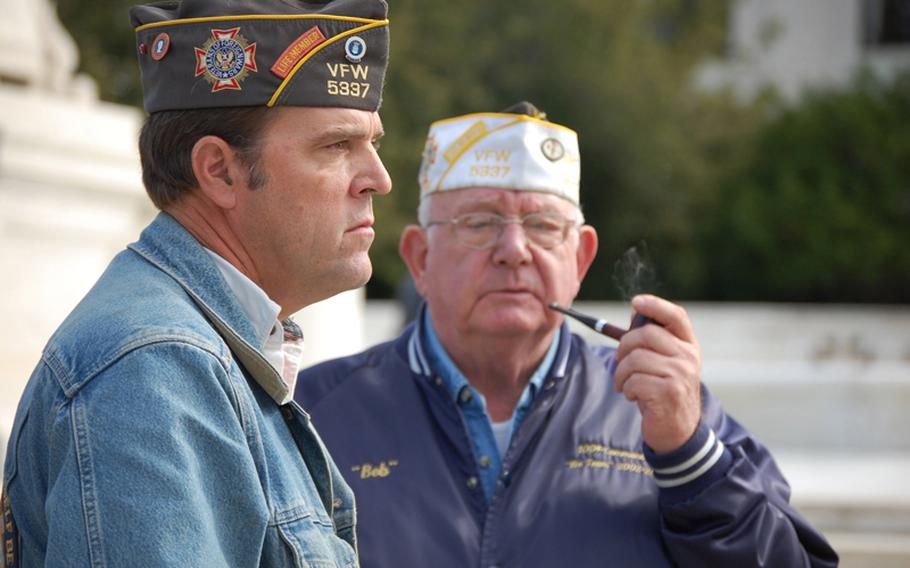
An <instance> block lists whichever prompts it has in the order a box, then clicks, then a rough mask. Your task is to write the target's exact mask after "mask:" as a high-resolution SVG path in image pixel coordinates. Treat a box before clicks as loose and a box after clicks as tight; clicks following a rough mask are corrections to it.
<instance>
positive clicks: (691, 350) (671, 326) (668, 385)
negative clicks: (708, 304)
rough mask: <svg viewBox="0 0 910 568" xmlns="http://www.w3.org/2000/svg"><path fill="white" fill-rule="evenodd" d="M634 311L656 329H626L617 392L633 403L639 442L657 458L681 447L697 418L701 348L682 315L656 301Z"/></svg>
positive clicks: (643, 298) (637, 300) (636, 304)
mask: <svg viewBox="0 0 910 568" xmlns="http://www.w3.org/2000/svg"><path fill="white" fill-rule="evenodd" d="M632 308H633V309H634V310H635V311H636V312H637V313H639V314H641V315H644V316H647V317H649V318H651V319H652V320H654V321H655V322H657V323H659V324H660V325H644V326H642V327H639V328H637V329H632V330H629V332H628V333H626V334H625V335H624V336H623V337H622V340H621V341H620V342H619V347H618V349H617V353H616V360H617V367H616V372H615V375H614V377H615V382H616V385H615V388H616V391H617V392H622V393H623V394H624V395H625V396H626V398H627V399H629V400H631V401H633V402H636V403H637V404H638V409H639V411H640V412H641V417H642V421H641V429H642V437H643V438H644V441H645V443H646V444H648V446H649V447H650V448H651V449H652V450H654V451H655V452H657V453H668V452H671V451H673V450H675V449H677V448H679V447H681V446H682V445H683V444H685V443H686V442H687V441H688V440H689V438H690V437H691V436H692V434H694V433H695V430H696V428H698V422H699V420H700V418H701V386H700V385H701V382H700V377H701V349H700V348H699V346H698V342H697V341H696V339H695V334H694V332H693V330H692V322H691V321H690V320H689V316H688V314H687V313H686V311H685V310H684V309H683V308H682V307H681V306H678V305H676V304H673V303H671V302H669V301H667V300H664V299H662V298H658V297H657V296H652V295H648V294H643V295H639V296H636V297H634V298H633V299H632Z"/></svg>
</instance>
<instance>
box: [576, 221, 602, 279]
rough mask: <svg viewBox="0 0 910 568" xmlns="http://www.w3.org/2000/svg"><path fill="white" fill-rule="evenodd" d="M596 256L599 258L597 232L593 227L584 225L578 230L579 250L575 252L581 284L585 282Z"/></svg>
mask: <svg viewBox="0 0 910 568" xmlns="http://www.w3.org/2000/svg"><path fill="white" fill-rule="evenodd" d="M595 256H597V230H596V229H595V228H594V227H592V226H591V225H582V226H581V227H579V228H578V250H577V251H575V265H576V268H577V270H578V282H579V283H581V281H582V280H584V278H585V274H587V273H588V269H589V268H591V263H592V262H594V257H595Z"/></svg>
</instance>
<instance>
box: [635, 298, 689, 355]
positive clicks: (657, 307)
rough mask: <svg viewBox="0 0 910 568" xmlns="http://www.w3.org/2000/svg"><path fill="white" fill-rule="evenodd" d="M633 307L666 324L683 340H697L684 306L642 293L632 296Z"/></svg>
mask: <svg viewBox="0 0 910 568" xmlns="http://www.w3.org/2000/svg"><path fill="white" fill-rule="evenodd" d="M632 308H633V309H634V310H635V311H636V312H638V313H640V314H641V315H643V316H646V317H649V318H651V319H653V320H654V321H656V322H657V323H659V324H660V325H662V326H664V328H666V329H667V330H668V331H669V332H670V333H672V334H673V335H675V336H676V337H678V338H680V339H682V340H683V341H689V342H693V343H694V342H695V332H694V330H693V329H692V322H691V321H690V320H689V314H688V313H686V310H685V309H684V308H683V307H682V306H680V305H678V304H674V303H673V302H670V301H668V300H664V299H663V298H659V297H657V296H654V295H651V294H640V295H638V296H635V297H634V298H632ZM645 327H647V326H645Z"/></svg>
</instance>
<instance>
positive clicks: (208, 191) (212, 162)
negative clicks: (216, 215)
mask: <svg viewBox="0 0 910 568" xmlns="http://www.w3.org/2000/svg"><path fill="white" fill-rule="evenodd" d="M191 159H192V164H193V174H194V175H195V176H196V182H197V184H198V186H199V189H200V191H201V192H202V194H203V195H205V196H206V197H208V198H209V199H210V200H211V201H212V202H213V203H214V204H215V205H217V206H218V207H220V208H222V209H233V208H234V206H235V205H236V204H237V190H238V188H239V187H240V185H241V184H243V183H245V182H246V178H245V177H243V175H244V174H243V173H242V172H243V168H241V162H240V157H239V156H238V155H237V152H235V151H234V149H233V148H231V145H230V144H228V143H227V142H225V141H224V140H223V139H222V138H219V137H217V136H203V137H202V138H200V139H199V140H197V141H196V144H194V145H193V153H192V155H191Z"/></svg>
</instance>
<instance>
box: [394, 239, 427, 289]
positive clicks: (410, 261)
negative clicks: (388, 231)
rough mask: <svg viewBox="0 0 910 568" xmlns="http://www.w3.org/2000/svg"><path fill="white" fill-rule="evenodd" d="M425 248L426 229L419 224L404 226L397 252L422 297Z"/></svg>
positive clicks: (425, 268)
mask: <svg viewBox="0 0 910 568" xmlns="http://www.w3.org/2000/svg"><path fill="white" fill-rule="evenodd" d="M427 250H428V249H427V232H426V230H425V229H424V228H423V227H421V226H419V225H408V226H407V227H405V228H404V230H403V231H402V232H401V239H399V241H398V254H400V255H401V258H402V260H404V263H405V264H406V265H407V267H408V270H409V271H410V272H411V278H413V279H414V286H415V287H416V288H417V292H418V293H420V295H421V296H423V297H426V289H425V288H426V283H425V282H424V275H425V274H426V270H427Z"/></svg>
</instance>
